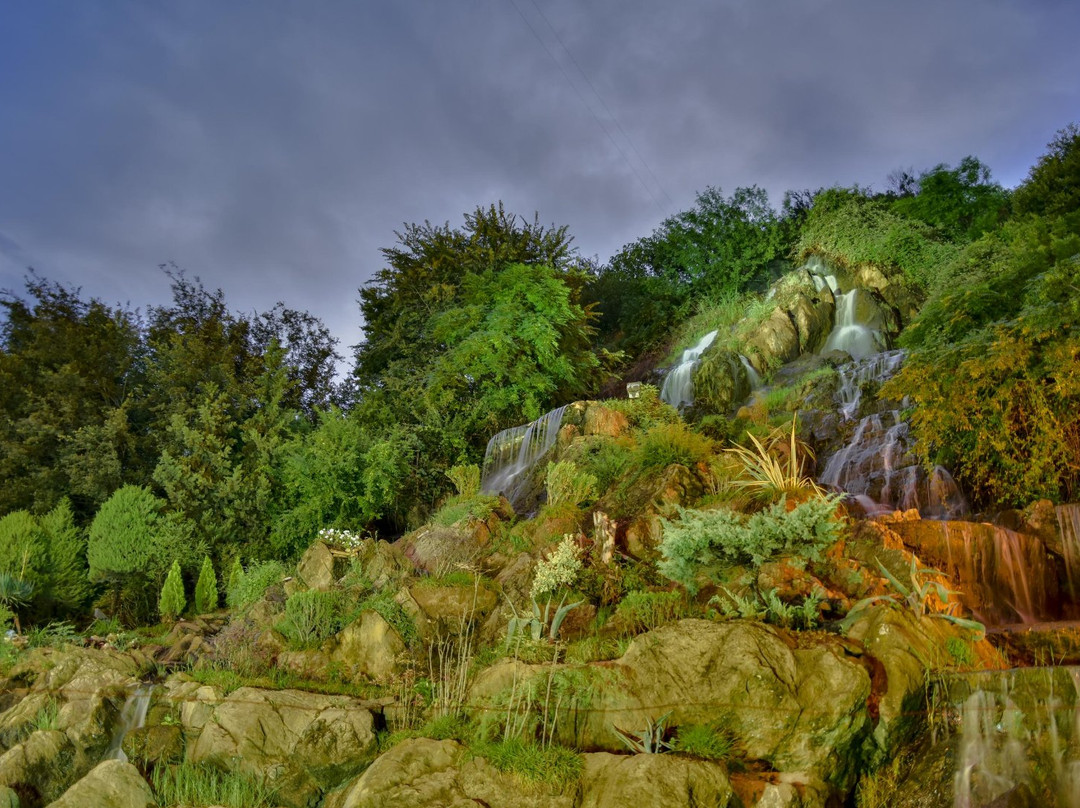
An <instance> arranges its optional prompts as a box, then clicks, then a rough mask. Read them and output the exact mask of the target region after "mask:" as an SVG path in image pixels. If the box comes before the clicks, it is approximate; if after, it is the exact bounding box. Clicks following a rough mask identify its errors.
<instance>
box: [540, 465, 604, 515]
mask: <svg viewBox="0 0 1080 808" xmlns="http://www.w3.org/2000/svg"><path fill="white" fill-rule="evenodd" d="M546 483H547V502H548V505H584V504H586V503H588V502H591V501H592V500H594V499H596V494H597V491H596V477H594V476H593V475H592V474H589V473H588V472H585V471H582V470H581V469H579V468H578V467H577V466H576V465H575V464H574V463H572V462H570V461H569V460H560V461H559V462H558V463H548V466H547V476H546Z"/></svg>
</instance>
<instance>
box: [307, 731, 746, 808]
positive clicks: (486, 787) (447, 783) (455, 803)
mask: <svg viewBox="0 0 1080 808" xmlns="http://www.w3.org/2000/svg"><path fill="white" fill-rule="evenodd" d="M582 759H583V760H582V764H583V765H582V776H581V781H580V783H573V784H566V785H565V786H563V787H562V788H561V789H559V788H554V787H550V786H542V785H534V784H523V783H522V782H521V781H520V780H518V779H517V777H515V776H514V775H512V774H505V773H502V772H499V771H497V770H496V769H495V768H493V767H492V766H491V765H490V764H489V763H488V762H487V761H486V760H484V759H483V758H473V757H471V756H470V755H469V754H468V753H467V750H466V749H465V748H464V747H462V746H461V745H460V744H459V743H457V742H456V741H432V740H428V739H426V738H416V739H412V740H408V741H403V742H402V743H400V744H398V745H397V746H395V747H394V748H393V749H391V750H390V751H389V752H387V753H386V754H385V755H383V756H382V757H380V758H379V759H378V760H376V761H375V763H373V764H372V766H371V768H369V769H368V770H367V771H366V772H364V773H363V774H362V775H361V776H360V777H359V778H357V780H356V781H355V782H353V783H352V784H351V785H349V786H348V787H346V788H345V789H342V790H341V791H339V792H337V793H335V794H331V795H329V796H328V797H327V799H326V801H325V802H324V806H325V808H428V806H432V805H439V806H444V808H475V806H477V805H487V806H489V808H608V806H623V805H634V806H638V808H698V806H709V808H727V806H732V808H734V806H736V805H740V803H739V801H738V800H737V799H736V798H735V796H734V791H733V790H732V787H731V783H730V781H729V780H728V776H727V771H726V769H725V768H724V767H723V766H722V765H719V764H716V763H708V762H705V761H700V760H690V759H688V758H684V757H677V756H675V755H611V754H606V753H598V754H586V755H582Z"/></svg>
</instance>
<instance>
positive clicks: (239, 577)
mask: <svg viewBox="0 0 1080 808" xmlns="http://www.w3.org/2000/svg"><path fill="white" fill-rule="evenodd" d="M243 583H244V566H243V564H241V563H240V556H237V557H236V558H234V559H233V563H232V567H231V568H230V570H229V582H228V583H227V584H226V585H225V603H226V604H227V605H228V606H229V608H231V609H235V608H236V607H237V606H239V605H240V604H239V603H238V602H237V598H238V597H239V595H240V590H241V589H242V587H243Z"/></svg>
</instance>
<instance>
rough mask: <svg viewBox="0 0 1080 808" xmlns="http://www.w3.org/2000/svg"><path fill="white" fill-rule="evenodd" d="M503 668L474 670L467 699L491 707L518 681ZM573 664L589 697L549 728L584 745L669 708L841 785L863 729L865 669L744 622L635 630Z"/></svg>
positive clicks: (676, 719) (610, 740) (679, 717)
mask: <svg viewBox="0 0 1080 808" xmlns="http://www.w3.org/2000/svg"><path fill="white" fill-rule="evenodd" d="M505 667H506V666H504V665H497V666H495V667H493V668H490V669H488V670H487V671H485V672H483V673H482V674H481V675H480V676H479V677H477V680H476V682H475V683H474V685H473V688H472V691H471V692H470V698H469V702H470V705H471V706H473V707H475V708H477V709H480V710H486V709H494V708H495V707H496V706H497V705H498V704H499V703H500V700H501V699H503V698H505V692H506V690H507V687H508V685H509V683H510V682H511V681H512V680H513V679H514V678H517V679H522V678H524V675H523V673H522V672H521V671H518V672H509V673H508V672H507V671H505V670H503V668H505ZM548 667H550V666H547V667H545V666H538V667H536V668H534V669H533V675H537V676H546V675H547V673H548V671H547V668H548ZM568 667H569V666H568ZM573 670H577V671H580V673H579V674H576V675H577V676H579V677H584V678H585V679H586V680H587V683H588V686H587V689H588V691H589V694H588V698H587V699H580V700H574V699H570V700H569V701H570V704H569V705H568V707H567V708H566V709H567V711H568V712H567V715H566V717H565V719H563V720H560V722H559V727H558V732H559V737H560V738H561V740H562V741H563V743H565V744H567V745H570V746H575V747H577V748H580V749H584V750H586V751H612V752H618V751H622V749H623V747H622V744H621V742H620V741H619V739H618V738H617V737H616V735H615V733H614V732H613V731H612V726H613V725H614V726H618V727H620V728H621V729H624V730H627V731H631V732H633V731H636V730H640V729H643V728H644V727H646V726H647V724H648V722H649V721H655V720H657V719H659V718H660V717H661V716H662V715H663V714H664V713H667V712H669V711H670V715H669V716H668V718H667V725H668V726H669V727H676V726H679V725H681V724H709V723H713V722H719V723H722V724H723V725H725V726H726V727H727V728H728V729H729V730H730V731H731V732H732V733H733V735H734V736H735V738H736V740H737V742H738V743H739V745H740V747H741V748H742V750H743V752H744V753H745V755H746V756H747V757H748V758H750V759H757V760H763V761H766V762H768V763H769V764H771V765H772V766H773V767H774V768H775V769H777V770H779V771H798V772H809V773H813V774H816V775H818V776H820V777H822V778H827V779H828V780H829V781H830V782H832V783H833V784H834V785H836V786H838V787H840V788H846V787H847V786H849V785H850V782H851V778H852V777H853V775H854V773H855V767H856V765H857V764H856V758H857V750H858V748H859V746H860V744H861V743H862V741H863V739H864V738H865V737H866V735H867V734H868V733H869V731H870V717H869V713H868V710H867V699H868V697H869V696H870V676H869V674H867V672H866V671H865V669H864V668H863V667H862V666H861V665H860V664H858V663H857V662H855V661H853V660H851V659H849V658H847V657H846V656H845V654H844V652H843V651H842V650H840V649H839V648H838V647H836V646H834V645H822V646H815V647H809V648H797V649H792V648H791V647H790V646H789V645H788V644H787V642H785V641H784V639H783V638H782V637H781V635H780V634H779V632H777V631H776V630H774V629H773V628H771V627H769V626H764V625H761V624H758V623H753V622H749V621H742V620H733V621H728V622H720V623H715V622H710V621H707V620H682V621H680V622H678V623H675V624H672V625H668V626H664V627H662V628H659V629H656V630H654V631H651V632H648V633H647V634H643V635H641V636H639V637H636V638H635V639H634V641H633V642H632V643H631V645H630V648H629V649H628V650H627V652H626V654H625V655H624V656H623V657H622V658H621V659H618V660H615V661H614V662H609V663H600V664H597V665H591V666H584V667H580V668H577V669H573Z"/></svg>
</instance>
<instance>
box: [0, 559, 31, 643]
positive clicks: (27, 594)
mask: <svg viewBox="0 0 1080 808" xmlns="http://www.w3.org/2000/svg"><path fill="white" fill-rule="evenodd" d="M33 597H34V585H33V584H32V583H31V582H30V581H24V580H23V579H22V578H18V577H16V576H14V575H11V574H10V573H7V572H0V605H3V607H4V608H5V609H8V610H9V611H10V612H11V614H12V616H13V618H14V621H15V633H16V634H22V625H21V624H20V623H19V615H18V610H19V609H20V608H22V607H23V606H25V605H26V604H28V603H29V602H30V599H31V598H33Z"/></svg>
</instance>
